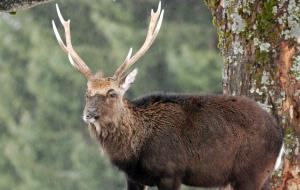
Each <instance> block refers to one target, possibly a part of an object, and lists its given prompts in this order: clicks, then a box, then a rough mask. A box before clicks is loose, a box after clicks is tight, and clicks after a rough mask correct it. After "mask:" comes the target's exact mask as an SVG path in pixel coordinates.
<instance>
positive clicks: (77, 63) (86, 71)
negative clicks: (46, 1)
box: [52, 4, 93, 79]
mask: <svg viewBox="0 0 300 190" xmlns="http://www.w3.org/2000/svg"><path fill="white" fill-rule="evenodd" d="M56 11H57V15H58V17H59V20H60V22H61V24H62V25H63V27H64V30H65V37H66V44H64V42H63V40H62V38H61V37H60V35H59V32H58V30H57V27H56V24H55V22H54V20H52V27H53V31H54V34H55V37H56V39H57V41H58V44H59V45H60V47H61V48H62V49H63V51H64V52H65V53H66V54H68V58H69V61H70V63H71V64H72V65H73V66H74V67H75V68H76V69H77V70H78V71H79V72H80V73H81V74H83V75H84V76H85V77H86V78H87V79H90V78H91V77H92V76H93V74H92V71H91V70H90V68H89V67H88V66H87V65H86V64H85V62H84V61H83V60H82V59H81V58H80V56H79V55H78V54H77V52H76V51H75V50H74V49H73V45H72V41H71V32H70V20H67V21H66V20H65V19H64V18H63V16H62V14H61V12H60V9H59V7H58V5H57V4H56Z"/></svg>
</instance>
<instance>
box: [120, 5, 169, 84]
mask: <svg viewBox="0 0 300 190" xmlns="http://www.w3.org/2000/svg"><path fill="white" fill-rule="evenodd" d="M163 17H164V10H161V2H159V4H158V8H157V11H156V12H154V11H153V9H152V10H151V18H150V24H149V27H148V32H147V37H146V39H145V42H144V44H143V45H142V47H141V48H140V49H139V50H138V51H137V52H136V53H135V54H134V55H133V56H132V57H131V54H132V48H130V50H129V52H128V55H127V57H126V59H125V60H124V62H123V64H122V65H120V66H119V68H118V69H117V70H116V72H115V74H114V78H115V79H117V80H120V79H121V78H122V75H123V74H124V72H125V71H126V70H127V69H128V68H129V67H131V66H132V65H133V64H134V63H135V62H137V61H138V60H139V59H140V58H141V57H142V56H143V55H144V54H145V53H146V52H147V50H148V49H149V48H150V47H151V45H152V43H153V42H154V40H155V39H156V37H157V34H158V32H159V30H160V28H161V24H162V20H163Z"/></svg>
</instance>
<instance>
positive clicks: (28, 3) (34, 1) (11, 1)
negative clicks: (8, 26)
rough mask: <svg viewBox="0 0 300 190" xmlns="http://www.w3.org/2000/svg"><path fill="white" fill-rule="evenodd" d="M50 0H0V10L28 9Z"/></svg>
mask: <svg viewBox="0 0 300 190" xmlns="http://www.w3.org/2000/svg"><path fill="white" fill-rule="evenodd" d="M50 1H52V0H1V1H0V11H5V12H16V11H18V10H20V9H28V8H31V7H34V6H36V5H40V4H43V3H47V2H50Z"/></svg>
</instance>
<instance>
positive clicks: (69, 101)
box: [0, 0, 221, 190]
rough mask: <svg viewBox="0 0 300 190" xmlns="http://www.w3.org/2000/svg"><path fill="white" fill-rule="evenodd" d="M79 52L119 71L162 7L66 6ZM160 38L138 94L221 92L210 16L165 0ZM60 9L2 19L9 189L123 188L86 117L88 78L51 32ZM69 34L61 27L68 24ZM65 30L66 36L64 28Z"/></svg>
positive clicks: (1, 94)
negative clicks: (86, 124) (154, 11)
mask: <svg viewBox="0 0 300 190" xmlns="http://www.w3.org/2000/svg"><path fill="white" fill-rule="evenodd" d="M59 3H60V7H61V10H62V12H63V15H64V16H65V18H71V19H72V22H71V28H72V39H73V44H74V47H75V49H76V50H77V51H78V52H79V54H80V55H81V57H82V58H83V59H84V60H85V61H86V62H87V63H88V65H89V66H90V67H91V68H92V69H93V70H94V71H96V70H97V69H98V68H101V69H103V70H104V73H105V74H106V75H111V74H112V73H113V71H114V70H115V69H116V68H117V67H118V65H119V64H121V62H122V61H123V59H124V58H125V56H126V53H127V51H128V49H129V47H131V46H132V47H133V49H134V50H137V49H138V48H139V47H140V45H141V44H142V43H143V40H144V38H145V27H146V26H147V24H148V17H149V13H150V11H149V9H150V8H151V7H156V6H157V2H156V1H155V2H153V1H150V0H144V1H138V0H134V1H112V0H101V1H99V0H89V1H86V0H77V1H76V2H75V1H72V0H65V1H61V2H59ZM163 6H164V8H165V9H166V14H165V20H164V24H163V26H162V30H161V32H160V34H159V36H158V39H157V41H156V42H155V43H154V45H153V47H152V48H151V49H150V50H149V52H148V53H147V54H146V55H145V56H144V57H143V58H142V59H141V60H140V61H139V63H137V64H136V65H135V66H134V67H138V68H139V71H140V72H139V75H138V78H137V80H136V82H135V84H134V85H133V87H132V89H131V90H130V92H129V93H128V96H129V97H130V98H132V97H136V96H138V95H141V94H143V93H147V92H150V91H153V90H156V91H157V90H162V91H180V92H200V91H202V92H206V93H211V92H220V91H221V59H220V57H219V56H218V53H217V52H216V48H215V34H214V31H213V27H212V26H211V25H210V20H211V18H210V16H209V13H208V11H207V10H206V9H205V7H204V5H203V4H201V2H199V1H191V0H190V1H188V2H186V3H183V2H181V1H179V0H176V1H171V0H168V1H167V0H165V1H164V2H163ZM52 18H54V19H55V20H57V16H56V12H55V7H54V4H53V3H52V4H51V3H50V4H47V5H43V6H39V7H36V8H34V9H31V10H28V11H25V12H18V14H16V15H14V16H11V15H9V14H1V15H0V28H1V30H0V39H1V40H0V41H1V43H0V44H1V45H0V85H1V90H0V148H1V150H2V151H1V154H0V155H1V156H0V171H1V172H0V189H1V190H38V189H39V190H40V189H43V190H48V189H49V190H50V189H51V190H71V189H72V190H84V189H88V190H96V189H123V188H124V184H125V183H124V177H123V175H122V174H120V172H118V171H116V169H113V167H112V166H111V164H110V163H109V161H108V160H107V159H106V158H105V157H104V156H103V155H102V156H101V154H100V151H98V149H99V148H98V145H97V143H95V142H94V141H92V140H91V138H90V137H89V134H88V130H87V128H86V127H84V123H83V122H82V121H81V117H80V116H81V113H82V108H83V104H84V99H83V93H84V90H85V81H84V79H83V77H82V76H81V75H80V74H78V73H77V72H76V71H75V70H74V68H72V67H71V65H70V64H69V63H68V60H67V56H66V55H65V54H64V53H63V51H62V50H61V49H60V47H59V46H58V44H57V42H56V40H55V37H54V34H53V32H52V28H51V23H50V21H51V19H52ZM60 29H61V28H60ZM61 33H62V31H61Z"/></svg>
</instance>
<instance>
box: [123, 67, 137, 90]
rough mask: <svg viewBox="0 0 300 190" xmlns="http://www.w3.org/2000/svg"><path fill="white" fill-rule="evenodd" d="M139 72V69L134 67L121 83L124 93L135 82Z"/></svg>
mask: <svg viewBox="0 0 300 190" xmlns="http://www.w3.org/2000/svg"><path fill="white" fill-rule="evenodd" d="M137 73H138V70H137V69H134V70H133V71H131V72H130V73H129V74H128V75H127V76H126V78H125V79H124V80H122V82H121V85H120V87H121V89H122V94H124V93H125V92H126V91H127V90H128V89H129V87H130V86H131V84H132V83H133V82H134V80H135V77H136V75H137Z"/></svg>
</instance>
